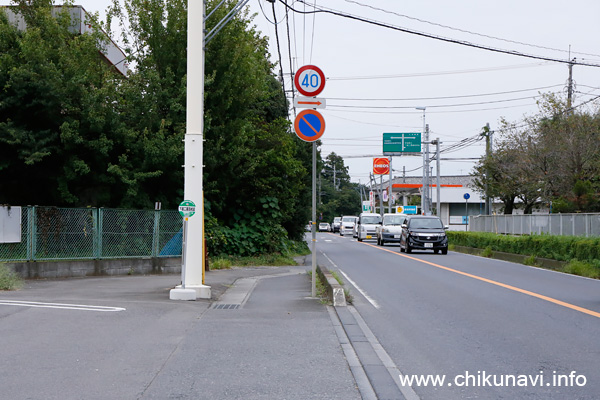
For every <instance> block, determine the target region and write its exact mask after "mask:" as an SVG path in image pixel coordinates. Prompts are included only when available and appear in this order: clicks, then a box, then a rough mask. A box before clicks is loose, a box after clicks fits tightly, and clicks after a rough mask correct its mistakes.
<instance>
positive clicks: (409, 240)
mask: <svg viewBox="0 0 600 400" xmlns="http://www.w3.org/2000/svg"><path fill="white" fill-rule="evenodd" d="M447 229H448V227H447V226H444V224H443V223H442V220H441V219H440V218H439V217H435V216H427V215H413V216H409V217H407V218H406V219H405V220H404V223H403V224H402V234H401V236H400V251H401V252H402V251H406V252H407V253H411V252H412V251H413V250H433V252H434V253H436V254H437V253H438V252H439V251H440V250H441V251H442V254H448V237H447V236H446V230H447Z"/></svg>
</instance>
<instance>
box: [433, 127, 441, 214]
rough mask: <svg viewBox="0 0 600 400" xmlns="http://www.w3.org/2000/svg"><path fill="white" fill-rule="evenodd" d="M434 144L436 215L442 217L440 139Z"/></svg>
mask: <svg viewBox="0 0 600 400" xmlns="http://www.w3.org/2000/svg"><path fill="white" fill-rule="evenodd" d="M431 143H432V144H435V157H436V158H435V172H436V174H437V182H436V185H435V189H436V192H435V193H436V213H435V215H437V216H438V217H440V206H441V205H440V158H441V157H440V144H441V142H440V138H436V139H435V140H434V141H432V142H431Z"/></svg>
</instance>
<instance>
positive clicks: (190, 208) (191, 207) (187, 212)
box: [179, 200, 196, 217]
mask: <svg viewBox="0 0 600 400" xmlns="http://www.w3.org/2000/svg"><path fill="white" fill-rule="evenodd" d="M179 214H181V216H182V217H191V216H192V215H194V214H196V204H194V202H193V201H191V200H184V201H182V202H181V203H179Z"/></svg>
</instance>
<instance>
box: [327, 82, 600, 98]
mask: <svg viewBox="0 0 600 400" xmlns="http://www.w3.org/2000/svg"><path fill="white" fill-rule="evenodd" d="M559 86H564V85H563V84H562V83H561V84H557V85H550V86H542V87H537V88H531V89H519V90H509V91H505V92H495V93H479V94H465V95H457V96H439V97H405V98H402V99H398V98H395V99H394V98H386V99H384V98H378V99H377V98H369V99H367V98H362V99H360V98H350V97H327V100H343V101H346V100H348V101H421V100H448V99H462V98H469V97H485V96H498V95H503V94H513V93H522V92H531V91H533V90H544V89H550V88H555V87H559ZM598 89H600V88H598Z"/></svg>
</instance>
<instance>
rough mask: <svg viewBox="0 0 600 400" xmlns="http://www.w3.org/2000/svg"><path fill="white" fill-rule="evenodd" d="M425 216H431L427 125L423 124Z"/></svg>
mask: <svg viewBox="0 0 600 400" xmlns="http://www.w3.org/2000/svg"><path fill="white" fill-rule="evenodd" d="M424 143H425V187H424V189H425V190H424V193H426V195H425V215H430V214H431V196H430V194H429V191H430V190H431V188H430V185H431V183H430V181H431V180H430V175H429V161H430V160H429V124H425V141H424Z"/></svg>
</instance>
